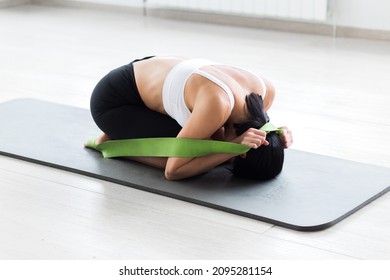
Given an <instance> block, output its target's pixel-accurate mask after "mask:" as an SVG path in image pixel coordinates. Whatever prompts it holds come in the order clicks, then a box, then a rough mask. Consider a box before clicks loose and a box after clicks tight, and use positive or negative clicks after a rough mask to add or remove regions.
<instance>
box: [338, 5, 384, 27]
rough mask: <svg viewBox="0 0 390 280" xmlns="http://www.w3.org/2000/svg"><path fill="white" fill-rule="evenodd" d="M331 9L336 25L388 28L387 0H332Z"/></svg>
mask: <svg viewBox="0 0 390 280" xmlns="http://www.w3.org/2000/svg"><path fill="white" fill-rule="evenodd" d="M331 9H332V10H333V12H332V13H333V17H334V23H335V24H336V25H339V26H348V27H357V28H365V29H376V30H390V1H389V0H333V1H332V2H331Z"/></svg>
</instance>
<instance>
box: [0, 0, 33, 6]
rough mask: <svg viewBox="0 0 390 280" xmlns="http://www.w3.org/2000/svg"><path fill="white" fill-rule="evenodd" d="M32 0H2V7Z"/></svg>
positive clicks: (0, 0)
mask: <svg viewBox="0 0 390 280" xmlns="http://www.w3.org/2000/svg"><path fill="white" fill-rule="evenodd" d="M30 3H31V0H0V8H7V7H13V6H18V5H26V4H30Z"/></svg>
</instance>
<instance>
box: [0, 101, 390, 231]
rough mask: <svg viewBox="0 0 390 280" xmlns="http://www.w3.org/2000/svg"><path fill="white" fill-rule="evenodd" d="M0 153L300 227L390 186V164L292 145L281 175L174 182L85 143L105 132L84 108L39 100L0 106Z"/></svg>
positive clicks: (219, 175)
mask: <svg viewBox="0 0 390 280" xmlns="http://www.w3.org/2000/svg"><path fill="white" fill-rule="evenodd" d="M0 131H1V136H0V154H2V155H6V156H11V157H15V158H18V159H23V160H27V161H31V162H34V163H39V164H43V165H47V166H51V167H55V168H60V169H63V170H67V171H70V172H75V173H79V174H83V175H87V176H91V177H95V178H99V179H102V180H107V181H111V182H115V183H119V184H123V185H125V186H129V187H133V188H137V189H141V190H144V191H149V192H152V193H157V194H161V195H165V196H169V197H172V198H176V199H181V200H184V201H188V202H192V203H196V204H200V205H204V206H207V207H211V208H215V209H219V210H222V211H227V212H230V213H234V214H238V215H242V216H245V217H249V218H253V219H257V220H261V221H265V222H269V223H272V224H275V225H279V226H282V227H287V228H291V229H295V230H302V231H314V230H322V229H325V228H327V227H329V226H332V225H334V224H335V223H337V222H339V221H340V220H342V219H344V218H345V217H347V216H349V215H350V214H352V213H353V212H355V211H357V210H358V209H360V208H362V207H363V206H365V205H366V204H368V203H369V202H371V201H373V200H374V199H376V198H377V197H379V196H381V195H382V194H384V193H386V192H387V191H389V189H390V187H389V186H390V169H388V168H384V167H378V166H372V165H367V164H361V163H356V162H351V161H347V160H341V159H336V158H332V157H326V156H321V155H316V154H312V153H307V152H300V151H296V150H286V156H285V157H286V159H285V165H284V169H283V171H282V173H281V175H279V176H278V177H277V178H276V179H274V180H271V181H267V182H256V181H251V180H243V179H238V178H235V177H234V176H232V175H231V174H230V171H229V170H228V169H227V168H226V167H227V166H220V167H218V168H215V169H213V170H212V171H210V172H208V173H206V174H204V175H201V176H198V177H195V178H191V179H187V180H183V181H176V182H170V181H166V180H165V179H164V174H163V171H162V170H159V169H155V168H152V167H148V166H145V165H142V164H139V163H135V162H131V161H129V160H124V159H103V158H102V157H101V155H100V153H98V152H96V151H93V150H89V149H84V148H83V143H84V141H86V140H87V139H88V138H90V137H94V136H97V135H99V134H100V132H99V130H98V129H97V128H96V126H95V124H94V123H93V121H92V118H91V117H90V114H89V111H88V110H85V109H80V108H75V107H69V106H64V105H59V104H54V103H49V102H45V101H39V100H34V99H17V100H13V101H9V102H5V103H2V104H0Z"/></svg>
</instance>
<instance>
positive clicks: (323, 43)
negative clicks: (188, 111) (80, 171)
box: [0, 6, 390, 259]
mask: <svg viewBox="0 0 390 280" xmlns="http://www.w3.org/2000/svg"><path fill="white" fill-rule="evenodd" d="M150 54H158V55H182V56H189V57H206V58H209V59H212V60H216V61H221V62H225V63H232V64H237V65H240V66H243V67H248V68H251V69H253V70H254V71H256V72H258V73H259V74H262V75H264V76H265V77H268V78H269V79H270V80H272V81H274V83H275V84H276V87H277V90H278V96H277V99H276V101H275V104H274V107H273V108H272V110H271V111H270V116H271V119H272V121H273V122H274V123H276V124H280V125H282V124H286V125H288V126H290V127H291V129H292V130H293V131H294V135H295V143H294V146H293V148H295V149H298V150H305V151H310V152H315V153H319V154H326V155H331V156H335V157H339V158H345V159H350V160H354V161H359V162H365V163H371V164H376V165H381V166H386V167H390V148H389V143H390V110H388V106H389V104H390V79H389V78H388V75H389V73H390V43H388V42H382V41H365V40H357V39H342V38H337V39H333V38H330V37H321V36H313V35H303V34H292V33H282V32H271V31H263V30H256V29H245V28H236V27H227V26H216V25H207V24H200V23H189V22H175V21H170V20H163V19H156V18H143V17H142V16H141V15H135V14H131V13H129V12H118V11H117V12H112V11H111V12H109V11H101V10H100V11H98V10H92V9H76V8H61V7H47V6H19V7H14V8H8V9H0V81H1V82H0V102H4V101H7V100H10V99H14V98H21V97H32V98H39V99H44V100H48V101H53V102H58V103H62V104H69V105H72V106H77V107H83V108H88V102H89V95H90V93H91V91H92V89H93V87H94V85H95V84H96V83H97V81H98V80H99V79H100V78H101V77H102V75H104V74H106V72H108V71H109V70H111V69H112V68H114V67H117V66H120V65H122V64H125V63H127V62H129V61H130V60H132V59H134V58H138V57H142V56H147V55H150ZM20 113H23V112H20ZM3 133H6V131H3V132H1V134H3ZM1 134H0V135H1ZM0 137H1V136H0ZM64 137H72V135H64ZM27 143H28V142H27V141H26V144H27ZM58 156H61V155H58ZM389 237H390V193H388V194H386V195H384V196H383V197H381V198H379V199H377V200H376V201H374V202H373V203H371V204H370V205H368V206H366V207H364V208H363V209H361V210H360V211H358V212H357V213H355V214H353V215H352V216H350V217H348V218H347V219H345V220H344V221H342V222H340V223H338V224H337V225H335V226H333V227H331V228H329V229H327V230H324V231H320V232H311V233H304V232H297V231H292V230H288V229H284V228H281V227H277V226H273V225H271V224H267V223H262V222H259V221H255V220H251V219H246V218H243V217H239V216H235V215H231V214H228V213H224V212H220V211H216V210H212V209H209V208H205V207H201V206H197V205H193V204H190V203H185V202H182V201H178V200H174V199H170V198H167V197H163V196H158V195H154V194H150V193H146V192H142V191H138V190H134V189H131V188H128V187H124V186H121V185H116V184H112V183H108V182H104V181H99V180H95V179H91V178H88V177H84V176H80V175H77V174H73V173H68V172H64V171H60V170H56V169H52V168H48V167H43V166H40V165H35V164H32V163H27V162H24V161H19V160H15V159H11V158H8V157H0V259H389V258H390V242H389Z"/></svg>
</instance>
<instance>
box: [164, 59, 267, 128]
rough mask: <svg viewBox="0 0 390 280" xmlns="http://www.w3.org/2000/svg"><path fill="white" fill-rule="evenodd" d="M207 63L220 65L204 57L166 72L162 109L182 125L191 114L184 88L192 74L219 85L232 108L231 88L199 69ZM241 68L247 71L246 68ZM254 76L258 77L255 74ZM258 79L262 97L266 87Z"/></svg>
mask: <svg viewBox="0 0 390 280" xmlns="http://www.w3.org/2000/svg"><path fill="white" fill-rule="evenodd" d="M208 65H222V64H220V63H215V62H212V61H209V60H205V59H190V60H184V61H183V62H180V63H179V64H177V65H176V66H175V67H173V68H172V70H171V71H170V72H169V73H168V75H167V77H166V79H165V81H164V86H163V90H162V99H163V106H164V109H165V111H166V112H167V113H168V115H169V116H171V117H172V118H173V119H175V120H176V121H177V122H178V123H179V124H180V125H181V126H182V127H183V126H184V124H185V123H186V122H187V120H188V118H189V117H190V115H191V112H190V110H189V109H188V107H187V105H186V104H185V100H184V89H185V86H186V83H187V80H188V78H189V77H190V76H191V75H192V74H198V75H202V76H203V77H205V78H207V79H209V80H210V81H212V82H213V83H215V84H217V85H218V86H220V87H221V88H222V89H223V90H224V91H225V92H226V94H227V95H228V97H229V100H230V107H231V110H233V107H234V96H233V92H232V91H231V89H230V88H229V87H228V86H227V85H226V84H225V83H223V82H222V81H221V80H219V79H218V78H216V77H215V76H213V75H211V74H210V73H207V72H205V71H202V70H199V68H201V67H203V66H208ZM235 68H239V67H235ZM239 69H242V68H239ZM243 70H245V71H248V70H246V69H243ZM248 72H250V71H248ZM250 73H252V72H250ZM252 74H254V73H252ZM254 75H255V74H254ZM255 76H256V77H258V76H257V75H255ZM258 79H259V81H260V83H261V86H262V89H263V98H264V97H265V94H266V90H267V88H266V85H265V82H264V81H263V79H261V78H260V77H258Z"/></svg>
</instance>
